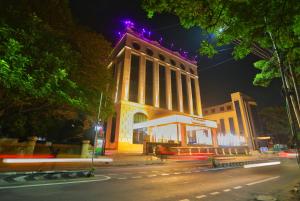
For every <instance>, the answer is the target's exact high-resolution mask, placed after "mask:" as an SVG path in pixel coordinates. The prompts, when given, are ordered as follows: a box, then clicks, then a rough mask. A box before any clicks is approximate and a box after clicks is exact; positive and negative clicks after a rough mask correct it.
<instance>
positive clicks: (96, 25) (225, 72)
mask: <svg viewBox="0 0 300 201" xmlns="http://www.w3.org/2000/svg"><path fill="white" fill-rule="evenodd" d="M140 2H141V1H140V0H123V1H122V0H89V1H83V0H71V9H72V12H73V15H74V17H75V18H76V20H77V21H78V23H80V24H82V25H85V26H88V27H90V28H91V29H93V30H95V31H97V32H99V33H101V34H103V35H104V36H105V38H106V39H107V40H109V41H111V42H112V44H114V43H115V42H116V41H117V37H118V36H117V32H118V31H121V30H122V20H125V19H130V20H132V21H134V22H135V24H138V25H140V26H143V27H145V28H146V29H148V30H151V32H152V33H153V34H152V35H153V38H157V40H158V39H159V38H160V37H163V45H164V46H165V47H167V48H169V47H170V44H171V43H174V48H175V49H177V50H178V49H179V48H182V50H184V51H188V52H189V53H190V54H191V55H196V54H197V51H198V49H199V46H200V41H201V40H202V39H203V35H202V34H201V30H200V29H199V28H192V29H189V30H187V29H184V28H183V27H181V26H180V24H179V20H178V18H177V17H176V16H173V15H169V14H159V15H155V16H154V17H153V18H152V19H148V18H147V14H146V12H145V11H144V10H143V9H142V8H141V3H140ZM221 49H222V51H220V53H219V54H218V55H216V56H215V57H214V58H212V59H209V58H207V57H199V65H198V66H199V67H198V68H199V80H200V90H201V99H202V104H203V106H211V105H215V104H221V103H224V102H226V101H228V100H230V93H232V92H236V91H241V92H243V93H246V94H247V95H249V96H251V97H253V98H254V99H256V100H257V102H258V105H259V106H260V107H265V106H269V105H272V106H273V105H282V104H283V99H282V96H281V92H280V91H281V90H280V81H279V80H274V81H273V82H272V84H271V86H270V87H268V88H263V87H255V86H253V85H252V81H253V78H254V76H255V74H256V73H257V72H258V71H257V70H256V69H254V67H253V65H252V63H253V62H254V61H256V60H258V59H259V58H258V57H256V56H255V55H249V56H248V57H246V58H245V59H242V60H239V61H235V60H233V59H232V57H231V50H232V48H231V47H223V48H221Z"/></svg>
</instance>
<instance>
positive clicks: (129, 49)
mask: <svg viewBox="0 0 300 201" xmlns="http://www.w3.org/2000/svg"><path fill="white" fill-rule="evenodd" d="M149 50H151V51H152V55H151V51H149ZM132 55H137V56H139V71H138V80H135V79H134V80H131V77H130V76H131V70H132V69H131V64H132V57H133V56H132ZM147 60H150V61H152V62H153V104H152V105H146V104H145V98H146V97H145V96H146V95H145V92H146V88H145V87H146V86H145V82H146V79H147V76H152V75H148V74H147V73H146V61H147ZM160 65H162V66H164V68H165V70H164V72H165V74H166V76H165V80H164V81H165V87H166V88H165V93H163V94H160V90H161V87H160V83H162V82H160V80H159V79H161V76H160V75H159V72H160V70H159V68H163V67H160ZM110 66H114V68H115V72H114V73H115V76H114V77H115V87H114V89H113V90H114V91H113V93H114V99H115V110H116V117H115V119H116V126H115V140H114V142H111V135H112V133H111V132H112V118H110V119H109V120H108V122H107V130H106V147H107V148H110V149H117V150H118V152H122V153H124V152H126V153H129V152H133V153H140V152H142V150H143V145H142V144H133V142H132V135H133V116H134V114H136V113H144V114H145V115H146V116H147V117H148V119H153V118H157V117H160V116H166V115H170V114H180V113H181V114H183V113H184V112H183V97H182V90H183V88H182V80H181V74H185V75H186V83H185V85H186V88H185V90H186V91H187V98H188V111H187V112H186V114H188V115H190V116H196V117H202V108H201V99H200V91H199V82H198V75H197V66H196V64H195V63H192V62H188V61H187V60H185V59H183V58H181V57H180V56H179V54H177V53H174V52H171V51H169V50H167V49H164V48H163V47H161V46H160V45H159V44H158V43H155V42H153V41H152V42H147V41H145V40H143V39H141V38H139V37H137V36H135V35H134V34H130V33H127V34H126V35H125V36H124V38H123V39H122V40H121V41H120V42H119V44H117V46H116V48H115V50H114V52H113V59H112V63H111V64H110ZM171 71H175V72H176V85H177V86H171ZM191 79H193V80H194V82H195V84H194V89H192V85H191ZM130 80H131V81H132V83H133V82H134V83H137V85H138V86H130V82H131V81H130ZM131 87H137V88H138V92H137V93H138V94H137V101H136V102H132V101H130V90H131ZM172 87H176V88H177V90H176V93H177V104H178V109H176V108H174V107H173V105H172ZM193 92H194V96H195V97H192V94H193ZM118 94H119V95H118ZM164 94H165V95H166V107H165V108H162V107H161V105H160V98H161V96H163V95H164ZM193 100H194V101H193ZM194 104H195V106H194ZM194 109H195V110H196V111H194ZM176 110H177V111H176Z"/></svg>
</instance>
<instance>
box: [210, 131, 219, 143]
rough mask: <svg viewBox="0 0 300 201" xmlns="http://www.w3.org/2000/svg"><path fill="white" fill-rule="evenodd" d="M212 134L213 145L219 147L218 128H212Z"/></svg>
mask: <svg viewBox="0 0 300 201" xmlns="http://www.w3.org/2000/svg"><path fill="white" fill-rule="evenodd" d="M211 135H212V145H213V147H218V146H219V145H218V138H217V129H216V128H211Z"/></svg>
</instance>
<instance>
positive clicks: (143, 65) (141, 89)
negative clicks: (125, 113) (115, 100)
mask: <svg viewBox="0 0 300 201" xmlns="http://www.w3.org/2000/svg"><path fill="white" fill-rule="evenodd" d="M145 69H146V58H145V54H142V55H141V59H140V68H139V89H138V102H139V103H141V104H145V71H146V70H145ZM149 76H150V75H149Z"/></svg>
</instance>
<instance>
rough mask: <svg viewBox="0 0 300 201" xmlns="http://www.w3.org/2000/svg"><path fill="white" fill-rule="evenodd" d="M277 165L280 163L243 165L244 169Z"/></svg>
mask: <svg viewBox="0 0 300 201" xmlns="http://www.w3.org/2000/svg"><path fill="white" fill-rule="evenodd" d="M279 164H280V161H274V162H268V163H256V164H248V165H244V168H254V167H263V166H270V165H279Z"/></svg>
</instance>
